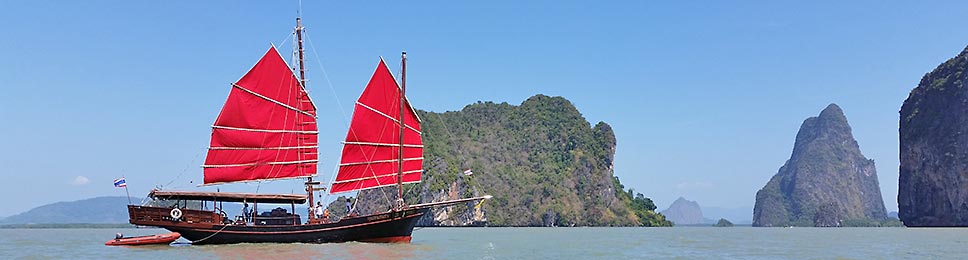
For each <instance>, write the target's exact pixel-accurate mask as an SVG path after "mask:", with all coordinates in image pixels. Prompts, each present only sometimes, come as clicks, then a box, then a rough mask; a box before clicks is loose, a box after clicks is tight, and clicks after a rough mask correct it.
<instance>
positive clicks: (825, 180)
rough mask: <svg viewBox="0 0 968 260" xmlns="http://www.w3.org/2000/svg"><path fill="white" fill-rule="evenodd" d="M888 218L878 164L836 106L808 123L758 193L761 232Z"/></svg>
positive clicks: (757, 216)
mask: <svg viewBox="0 0 968 260" xmlns="http://www.w3.org/2000/svg"><path fill="white" fill-rule="evenodd" d="M886 217H887V213H886V210H885V209H884V201H883V199H882V198H881V190H880V186H879V184H878V181H877V172H876V171H875V169H874V161H873V160H869V159H867V158H865V157H864V155H863V154H861V152H860V147H859V146H858V145H857V141H855V140H854V137H853V135H852V134H851V130H850V125H848V124H847V118H846V117H845V116H844V113H843V111H842V110H841V109H840V107H838V106H837V105H836V104H830V105H829V106H827V108H825V109H824V110H823V111H822V112H820V116H818V117H811V118H807V120H804V121H803V124H802V125H801V126H800V131H799V132H798V133H797V139H796V143H795V144H794V146H793V154H792V155H791V156H790V159H789V160H787V162H786V163H785V164H784V165H783V166H782V167H780V170H779V171H778V172H777V174H776V175H774V176H773V178H772V179H770V181H769V182H767V183H766V186H764V187H763V189H761V190H760V191H759V192H757V193H756V204H755V205H754V207H753V226H757V227H770V226H822V227H829V226H841V225H842V222H843V221H845V220H855V219H873V220H883V219H885V218H886Z"/></svg>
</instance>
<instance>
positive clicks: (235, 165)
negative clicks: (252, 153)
mask: <svg viewBox="0 0 968 260" xmlns="http://www.w3.org/2000/svg"><path fill="white" fill-rule="evenodd" d="M318 162H319V160H301V161H287V162H255V163H239V164H206V165H202V168H222V167H241V166H256V165H287V164H303V163H318Z"/></svg>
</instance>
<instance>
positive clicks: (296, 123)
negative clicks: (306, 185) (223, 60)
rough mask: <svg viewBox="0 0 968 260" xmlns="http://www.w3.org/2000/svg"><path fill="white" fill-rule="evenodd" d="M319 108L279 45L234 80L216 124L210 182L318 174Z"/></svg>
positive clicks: (207, 180)
mask: <svg viewBox="0 0 968 260" xmlns="http://www.w3.org/2000/svg"><path fill="white" fill-rule="evenodd" d="M317 139H318V132H317V129H316V108H315V106H314V105H313V103H312V101H311V100H310V99H309V95H307V94H306V91H305V89H303V87H302V86H301V84H300V83H299V79H297V78H296V76H295V75H293V73H292V71H291V70H289V67H288V66H287V65H286V62H285V60H283V58H282V56H280V55H279V52H278V51H276V49H275V47H272V48H269V51H268V52H266V54H265V55H264V56H262V59H260V60H259V62H258V63H256V64H255V66H254V67H252V69H251V70H249V72H248V73H246V74H245V76H242V78H241V79H239V81H238V82H236V83H235V84H232V90H231V92H229V97H228V100H226V101H225V105H224V106H223V107H222V112H221V113H219V115H218V119H216V120H215V124H214V125H213V126H212V142H211V145H210V147H209V148H208V149H209V150H208V156H206V158H205V165H202V167H204V168H205V184H216V183H226V182H242V181H253V180H268V179H282V178H295V177H306V176H312V175H315V174H316V164H317V162H318V160H317V158H318V157H317V156H318V155H317Z"/></svg>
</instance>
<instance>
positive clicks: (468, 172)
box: [464, 168, 474, 176]
mask: <svg viewBox="0 0 968 260" xmlns="http://www.w3.org/2000/svg"><path fill="white" fill-rule="evenodd" d="M471 174H474V172H472V171H471V168H467V170H464V175H468V176H470V175H471Z"/></svg>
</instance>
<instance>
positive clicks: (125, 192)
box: [121, 175, 131, 205]
mask: <svg viewBox="0 0 968 260" xmlns="http://www.w3.org/2000/svg"><path fill="white" fill-rule="evenodd" d="M121 179H122V180H124V194H127V195H128V205H131V193H130V192H128V180H127V179H125V178H124V175H121Z"/></svg>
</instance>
